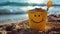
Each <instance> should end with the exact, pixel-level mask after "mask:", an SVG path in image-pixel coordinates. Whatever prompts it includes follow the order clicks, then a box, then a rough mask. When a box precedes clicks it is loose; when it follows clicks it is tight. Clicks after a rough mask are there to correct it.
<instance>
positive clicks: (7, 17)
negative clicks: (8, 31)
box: [0, 6, 60, 24]
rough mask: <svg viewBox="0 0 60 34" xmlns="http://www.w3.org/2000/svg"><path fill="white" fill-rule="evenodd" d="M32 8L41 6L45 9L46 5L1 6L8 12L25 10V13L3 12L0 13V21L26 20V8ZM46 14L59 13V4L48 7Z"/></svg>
mask: <svg viewBox="0 0 60 34" xmlns="http://www.w3.org/2000/svg"><path fill="white" fill-rule="evenodd" d="M34 8H42V9H45V10H46V9H47V7H46V6H1V7H0V10H1V9H9V10H10V12H17V11H18V12H19V11H20V12H22V11H23V12H27V13H23V12H22V13H23V14H4V15H0V23H2V24H3V23H6V22H13V21H22V20H23V21H24V20H28V19H29V17H28V10H31V9H34ZM47 12H48V15H50V14H55V15H59V14H60V6H52V7H50V8H49V10H48V11H47Z"/></svg>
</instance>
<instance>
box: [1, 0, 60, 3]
mask: <svg viewBox="0 0 60 34" xmlns="http://www.w3.org/2000/svg"><path fill="white" fill-rule="evenodd" d="M7 1H9V2H22V3H23V2H27V3H37V4H40V3H47V1H49V0H0V3H1V2H7ZM52 2H53V3H55V4H60V0H52Z"/></svg>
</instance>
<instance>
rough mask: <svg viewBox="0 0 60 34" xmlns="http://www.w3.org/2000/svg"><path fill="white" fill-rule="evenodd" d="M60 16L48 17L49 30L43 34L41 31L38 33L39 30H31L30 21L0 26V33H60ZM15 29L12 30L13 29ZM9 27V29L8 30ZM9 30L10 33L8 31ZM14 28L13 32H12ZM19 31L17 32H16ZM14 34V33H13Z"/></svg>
mask: <svg viewBox="0 0 60 34" xmlns="http://www.w3.org/2000/svg"><path fill="white" fill-rule="evenodd" d="M59 18H60V16H55V15H50V16H48V21H47V24H46V25H47V26H48V30H46V31H45V32H44V31H43V32H41V31H37V30H31V29H30V27H29V24H28V23H29V22H28V21H29V20H24V21H18V22H14V23H13V22H12V23H9V24H8V23H7V24H4V25H0V28H1V29H0V31H3V30H5V31H6V32H7V33H8V31H11V33H12V32H13V31H14V32H15V33H16V32H18V31H19V32H18V33H20V34H21V33H23V34H37V33H38V34H43V33H44V34H49V33H51V32H52V31H53V32H52V33H56V32H60V19H59ZM10 26H12V27H14V28H12V27H10ZM8 27H9V28H8ZM6 28H8V31H7V29H6ZM11 28H12V30H10V29H11ZM16 30H17V31H16ZM13 34H14V33H13Z"/></svg>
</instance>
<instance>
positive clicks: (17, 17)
mask: <svg viewBox="0 0 60 34" xmlns="http://www.w3.org/2000/svg"><path fill="white" fill-rule="evenodd" d="M26 19H28V16H27V14H22V15H21V14H17V15H0V23H4V22H8V21H19V20H20V21H21V20H26Z"/></svg>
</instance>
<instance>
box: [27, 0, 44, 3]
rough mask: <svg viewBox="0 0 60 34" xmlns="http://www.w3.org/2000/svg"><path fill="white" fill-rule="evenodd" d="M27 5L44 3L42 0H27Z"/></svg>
mask: <svg viewBox="0 0 60 34" xmlns="http://www.w3.org/2000/svg"><path fill="white" fill-rule="evenodd" d="M27 2H28V3H37V4H41V3H43V2H44V0H27Z"/></svg>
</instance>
